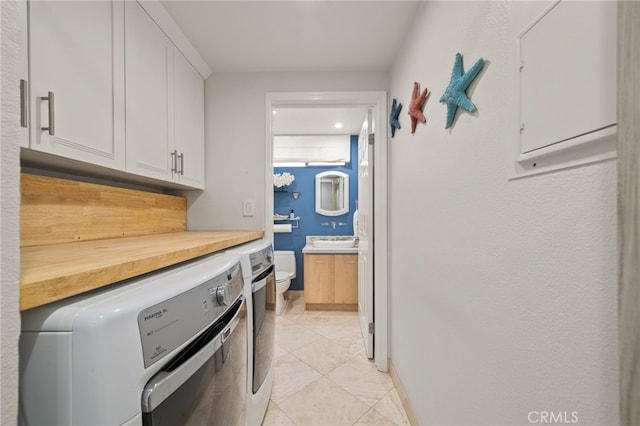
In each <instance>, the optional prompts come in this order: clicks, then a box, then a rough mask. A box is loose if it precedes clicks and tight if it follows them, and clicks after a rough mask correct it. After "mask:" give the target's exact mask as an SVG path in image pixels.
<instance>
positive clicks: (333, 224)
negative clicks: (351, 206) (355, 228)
mask: <svg viewBox="0 0 640 426" xmlns="http://www.w3.org/2000/svg"><path fill="white" fill-rule="evenodd" d="M331 227H332V228H333V229H336V222H335V221H332V222H331Z"/></svg>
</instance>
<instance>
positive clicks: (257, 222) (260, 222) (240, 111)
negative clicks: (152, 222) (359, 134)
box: [187, 72, 388, 230]
mask: <svg viewBox="0 0 640 426" xmlns="http://www.w3.org/2000/svg"><path fill="white" fill-rule="evenodd" d="M387 83H388V75H387V73H384V72H347V73H332V72H318V73H218V74H212V75H211V76H210V77H209V78H208V79H207V81H206V83H205V122H206V133H205V134H206V188H207V189H206V190H205V191H204V192H203V193H199V194H197V193H189V194H187V197H188V203H189V207H188V217H187V226H188V228H189V229H190V230H207V229H217V230H251V229H258V230H264V221H265V212H264V206H265V199H264V196H265V195H264V176H265V155H266V153H265V140H264V138H265V102H266V101H265V99H266V96H265V95H266V93H267V92H300V91H342V90H344V91H358V90H362V91H375V90H387ZM244 199H252V200H254V202H255V215H254V216H253V217H243V216H242V200H244Z"/></svg>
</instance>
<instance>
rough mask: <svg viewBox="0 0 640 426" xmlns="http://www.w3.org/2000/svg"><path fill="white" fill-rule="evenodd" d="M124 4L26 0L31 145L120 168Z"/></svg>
mask: <svg viewBox="0 0 640 426" xmlns="http://www.w3.org/2000/svg"><path fill="white" fill-rule="evenodd" d="M123 25H124V2H123V1H82V2H79V1H68V2H67V1H33V2H30V3H29V32H30V55H29V61H30V67H31V80H30V82H29V83H30V84H29V86H30V87H29V100H30V102H29V103H30V110H31V114H30V118H31V120H30V126H31V141H30V147H31V148H32V149H34V150H38V151H43V152H48V153H52V154H56V155H59V156H62V157H67V158H71V159H75V160H80V161H83V162H88V163H92V164H97V165H101V166H106V167H110V168H113V169H124V160H125V146H124V144H125V139H124V28H123Z"/></svg>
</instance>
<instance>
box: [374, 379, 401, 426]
mask: <svg viewBox="0 0 640 426" xmlns="http://www.w3.org/2000/svg"><path fill="white" fill-rule="evenodd" d="M373 408H375V409H376V410H377V411H379V412H380V413H381V414H383V415H384V416H386V417H388V418H389V419H391V421H393V422H394V423H396V424H398V425H409V419H408V418H407V414H406V413H405V411H404V407H403V406H402V402H401V401H400V397H399V396H398V393H397V392H396V390H395V388H394V389H391V390H390V391H389V393H388V394H387V395H386V396H385V397H384V398H382V399H381V400H380V402H378V403H377V404H376V405H375V406H374V407H373Z"/></svg>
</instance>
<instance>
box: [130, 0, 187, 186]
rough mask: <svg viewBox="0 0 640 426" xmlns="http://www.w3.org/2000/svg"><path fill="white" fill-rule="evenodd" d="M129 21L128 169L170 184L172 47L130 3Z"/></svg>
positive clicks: (139, 8) (142, 11)
mask: <svg viewBox="0 0 640 426" xmlns="http://www.w3.org/2000/svg"><path fill="white" fill-rule="evenodd" d="M125 17H126V29H125V34H126V37H125V45H126V49H125V51H126V81H127V83H126V87H127V99H126V110H127V124H126V140H127V171H129V172H132V173H136V174H140V175H143V176H148V177H153V178H159V179H164V180H168V179H171V177H172V171H171V169H172V168H173V166H174V164H175V158H174V159H172V158H170V155H169V153H170V147H172V146H173V129H171V128H170V126H171V125H172V120H170V119H169V117H170V106H171V102H172V99H171V98H172V96H173V94H172V93H171V92H172V85H170V84H169V82H170V80H171V75H170V74H171V73H172V68H173V67H172V64H173V47H172V45H171V42H170V41H169V39H168V38H167V37H166V36H165V35H164V33H163V32H162V31H161V30H160V28H158V26H157V25H156V24H155V22H153V20H152V19H151V18H150V17H149V15H147V13H146V12H145V11H144V9H142V7H140V5H138V3H136V2H134V1H129V2H127V3H126V5H125ZM174 157H175V156H174ZM172 160H173V161H172Z"/></svg>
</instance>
